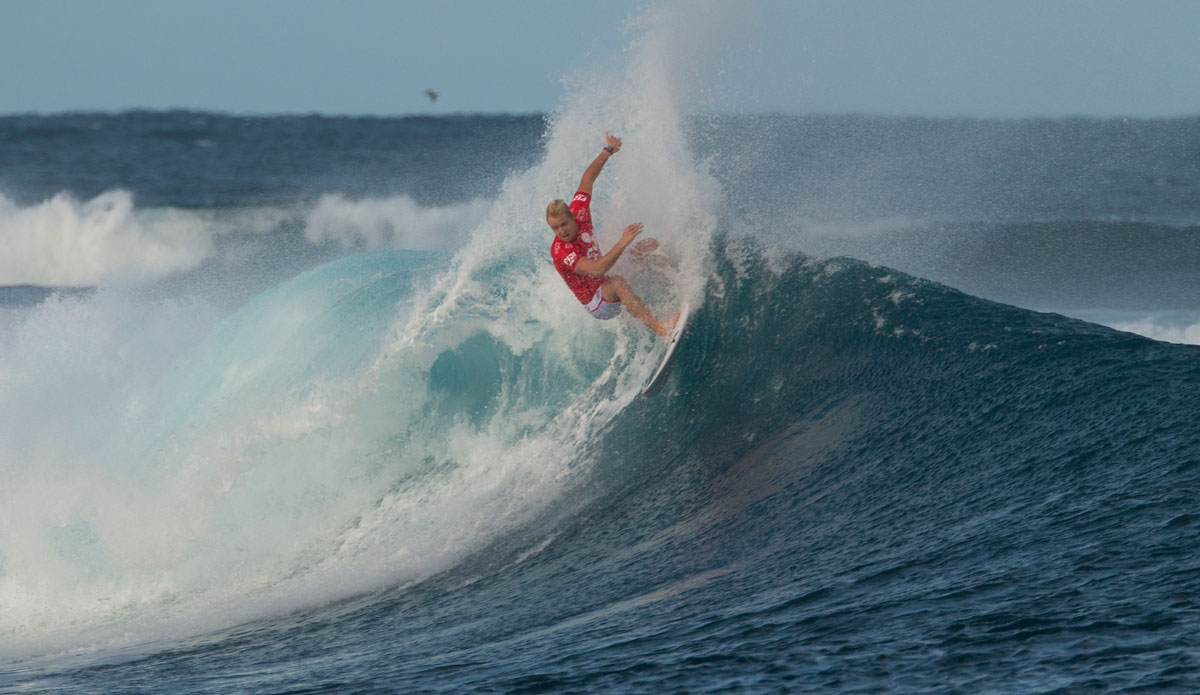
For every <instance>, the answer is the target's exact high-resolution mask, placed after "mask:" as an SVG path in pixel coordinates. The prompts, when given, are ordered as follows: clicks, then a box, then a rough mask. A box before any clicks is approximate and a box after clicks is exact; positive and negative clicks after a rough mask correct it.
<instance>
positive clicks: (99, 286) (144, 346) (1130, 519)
mask: <svg viewBox="0 0 1200 695" xmlns="http://www.w3.org/2000/svg"><path fill="white" fill-rule="evenodd" d="M608 96H609V95H608V94H606V93H604V92H603V91H602V90H601V91H600V92H598V93H595V94H593V93H590V92H588V93H584V94H582V95H577V96H576V98H574V99H573V100H571V101H569V102H567V103H566V104H565V105H564V107H563V108H562V109H561V110H560V111H557V112H555V113H553V114H547V115H540V114H536V115H528V116H477V115H456V116H445V117H397V118H352V117H322V116H315V115H314V116H270V117H266V116H237V115H223V114H213V113H197V112H185V111H179V112H128V113H119V114H99V113H98V114H92V113H75V114H60V115H25V116H4V117H0V239H2V240H3V253H2V254H0V693H105V694H115V693H164V694H165V693H228V692H248V693H326V692H327V693H424V692H444V693H473V692H478V693H535V692H564V693H566V692H572V693H574V692H597V693H718V692H745V693H760V692H761V693H914V694H916V693H921V694H936V693H971V694H980V693H1124V692H1164V693H1195V692H1200V551H1198V548H1200V426H1198V425H1200V347H1198V346H1197V345H1198V344H1200V118H1186V119H1173V120H1161V121H1145V120H1141V121H1134V120H1128V121H1127V120H1120V119H1118V120H1088V119H1070V120H1006V121H987V120H929V119H915V118H875V117H866V116H783V115H747V114H742V115H719V116H713V115H696V114H691V113H688V112H686V110H684V109H675V108H673V107H671V106H670V105H669V104H668V105H667V106H663V105H661V104H647V103H645V102H636V101H630V102H621V101H619V100H618V101H616V102H612V101H606V100H607V99H608ZM597 103H604V104H606V105H607V106H606V107H605V108H596V104H597ZM614 104H615V105H614ZM606 130H608V131H611V132H614V133H616V134H618V135H621V136H622V137H623V138H624V141H625V145H624V148H623V149H622V150H621V152H620V153H618V154H617V155H616V156H615V157H614V158H613V159H612V160H611V161H610V163H609V164H608V166H607V168H606V169H605V171H604V172H603V174H602V176H601V178H600V180H599V182H598V183H597V186H596V202H595V205H594V210H595V213H596V217H597V222H598V224H597V230H598V234H599V237H600V240H601V243H602V245H603V246H605V247H606V248H607V247H608V246H609V245H610V244H611V243H612V242H613V241H614V240H615V239H616V238H617V236H619V233H620V230H621V229H622V228H623V227H624V226H625V225H626V224H628V223H630V222H633V221H643V222H645V223H646V228H647V232H646V236H648V237H655V238H657V239H658V240H659V241H660V242H661V244H662V246H661V249H660V252H659V254H657V256H656V257H655V258H657V259H660V260H658V261H656V262H646V263H641V264H636V263H633V262H631V261H629V260H623V261H622V263H621V264H620V265H619V266H618V271H619V272H621V273H623V274H624V275H626V277H628V278H629V279H630V281H631V283H632V284H633V285H634V287H635V288H637V289H638V290H639V291H641V292H643V293H644V294H645V295H646V297H647V299H648V301H649V303H650V305H651V306H652V308H653V309H654V310H655V311H657V312H658V313H660V314H665V313H668V312H670V311H672V310H673V308H674V307H675V306H677V305H678V303H679V302H680V301H687V302H689V303H690V304H691V305H692V306H693V307H695V310H694V313H693V315H692V321H691V323H690V325H689V328H688V331H687V333H686V335H685V337H684V339H683V340H682V342H681V344H680V346H679V348H678V351H677V353H676V358H677V359H676V362H675V365H674V370H673V373H672V375H671V377H670V381H669V382H668V384H667V387H666V388H665V389H664V391H663V392H662V393H661V394H660V395H659V396H657V397H655V398H643V397H641V396H640V395H639V393H640V390H641V387H642V386H643V385H644V384H645V382H646V379H647V378H648V377H649V375H650V374H651V373H652V372H653V370H654V369H655V367H656V366H657V361H658V360H659V359H660V358H661V355H662V351H663V347H662V345H661V344H660V343H659V342H658V341H656V340H655V339H654V338H653V336H652V335H651V334H650V332H649V331H648V330H646V329H645V328H644V327H643V326H641V325H640V324H639V323H638V322H636V321H635V320H632V319H630V318H629V317H627V316H625V317H621V318H618V319H617V320H613V321H607V322H598V321H594V320H592V319H591V318H589V317H588V316H587V315H586V313H585V312H584V311H583V310H582V309H581V308H580V306H579V305H578V303H577V302H576V301H575V300H574V298H573V297H572V296H571V294H570V293H569V292H568V291H567V289H566V288H565V287H564V286H563V284H562V281H561V279H560V278H558V276H557V275H556V274H555V272H554V271H553V269H552V268H551V266H550V261H549V253H548V249H549V244H550V239H551V235H550V232H549V230H548V228H547V227H546V225H545V222H544V220H543V219H542V217H543V211H544V209H545V205H546V203H547V202H548V201H549V200H551V199H552V198H555V197H568V196H569V195H570V194H571V193H572V192H573V190H574V186H575V185H576V183H577V182H578V180H579V176H580V175H581V173H582V171H583V169H584V168H585V167H586V165H587V164H588V163H589V162H590V161H591V159H592V157H594V156H595V155H596V154H597V153H598V152H599V148H600V146H601V145H602V144H603V139H602V136H603V134H604V132H605V131H606ZM662 259H668V260H662Z"/></svg>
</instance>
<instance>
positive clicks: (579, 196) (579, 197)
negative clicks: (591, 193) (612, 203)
mask: <svg viewBox="0 0 1200 695" xmlns="http://www.w3.org/2000/svg"><path fill="white" fill-rule="evenodd" d="M575 200H587V195H586V194H584V193H576V194H575V197H574V198H573V199H572V202H573V201H575Z"/></svg>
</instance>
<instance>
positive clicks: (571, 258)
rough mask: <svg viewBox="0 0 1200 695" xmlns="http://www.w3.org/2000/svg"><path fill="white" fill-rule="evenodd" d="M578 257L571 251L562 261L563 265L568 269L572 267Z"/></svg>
mask: <svg viewBox="0 0 1200 695" xmlns="http://www.w3.org/2000/svg"><path fill="white" fill-rule="evenodd" d="M578 257H579V256H578V255H577V254H576V253H575V252H574V251H572V252H571V253H570V254H569V255H568V256H567V257H566V258H564V259H563V265H565V266H567V267H568V268H570V267H571V266H572V265H574V264H575V259H576V258H578Z"/></svg>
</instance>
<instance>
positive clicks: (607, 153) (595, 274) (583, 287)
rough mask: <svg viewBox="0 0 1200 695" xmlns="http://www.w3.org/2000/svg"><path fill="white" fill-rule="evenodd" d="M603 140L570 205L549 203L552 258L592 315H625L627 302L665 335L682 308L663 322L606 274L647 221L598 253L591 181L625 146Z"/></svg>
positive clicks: (625, 285) (635, 314)
mask: <svg viewBox="0 0 1200 695" xmlns="http://www.w3.org/2000/svg"><path fill="white" fill-rule="evenodd" d="M604 140H605V146H604V149H603V150H601V151H600V154H599V155H597V156H596V159H595V160H593V161H592V163H591V164H589V165H588V168H587V169H586V170H585V171H584V172H583V178H582V179H581V180H580V181H579V189H578V190H577V191H576V192H575V197H574V198H572V199H571V203H570V205H568V204H567V203H566V201H564V200H555V201H553V202H551V203H550V204H549V205H548V206H546V223H547V224H549V225H550V231H552V232H554V241H553V242H552V243H551V244H550V257H551V258H552V259H554V269H555V270H557V271H558V274H559V275H561V276H562V279H563V280H565V281H566V283H567V287H569V288H570V289H571V291H572V292H574V293H575V297H576V298H578V299H579V301H580V303H582V304H583V305H584V306H586V307H587V310H588V313H590V314H591V315H592V316H594V317H595V318H598V319H611V318H612V317H614V316H616V315H617V314H619V313H621V306H622V305H623V306H625V307H626V308H627V309H628V310H629V314H630V315H631V316H633V317H634V318H636V319H639V320H640V321H641V322H642V323H644V324H646V325H647V326H649V327H650V330H652V331H654V332H655V333H657V334H659V335H660V336H662V337H664V338H666V337H669V336H670V335H671V331H672V329H674V328H675V323H676V322H677V321H678V320H679V312H675V315H674V316H672V317H671V318H669V319H667V320H665V321H663V320H660V319H658V318H656V317H655V316H654V314H652V313H650V310H649V309H647V308H646V304H645V302H643V301H642V298H641V297H639V296H638V295H637V293H635V292H634V291H633V288H632V287H630V285H629V282H628V281H626V280H625V278H624V277H622V276H620V275H606V273H608V271H609V270H610V269H612V267H613V265H614V264H615V263H616V262H617V259H618V258H620V257H621V254H622V253H624V251H625V248H626V247H628V246H629V245H630V244H632V243H633V241H634V240H635V239H637V236H638V235H639V234H641V233H642V230H643V225H642V223H641V222H634V223H633V224H631V225H629V226H628V227H626V228H625V231H624V232H622V233H621V238H620V240H618V241H617V243H616V244H615V245H614V246H613V247H612V249H610V250H609V252H608V253H606V254H602V253H600V245H599V244H598V243H597V242H596V236H595V230H594V229H593V227H592V209H591V205H592V185H593V184H595V183H596V178H597V177H599V176H600V171H601V170H602V169H604V164H605V163H606V162H607V161H608V159H609V157H612V156H613V155H614V154H616V153H617V152H619V151H620V150H621V138H618V137H616V136H615V135H609V134H608V133H605V134H604ZM650 250H652V249H650Z"/></svg>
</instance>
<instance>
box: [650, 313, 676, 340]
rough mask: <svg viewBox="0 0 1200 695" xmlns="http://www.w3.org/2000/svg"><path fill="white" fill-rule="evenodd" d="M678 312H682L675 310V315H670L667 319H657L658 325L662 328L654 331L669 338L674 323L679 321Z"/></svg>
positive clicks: (673, 329)
mask: <svg viewBox="0 0 1200 695" xmlns="http://www.w3.org/2000/svg"><path fill="white" fill-rule="evenodd" d="M680 313H682V312H678V311H676V312H675V315H674V316H672V317H671V318H669V319H667V320H666V321H659V322H658V325H659V326H661V327H662V330H661V331H656V332H657V333H658V334H659V335H661V336H662V337H664V338H670V337H671V333H672V332H674V331H675V324H677V323H679V314H680Z"/></svg>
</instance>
